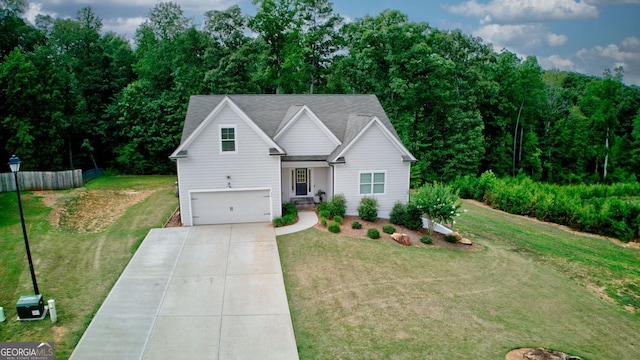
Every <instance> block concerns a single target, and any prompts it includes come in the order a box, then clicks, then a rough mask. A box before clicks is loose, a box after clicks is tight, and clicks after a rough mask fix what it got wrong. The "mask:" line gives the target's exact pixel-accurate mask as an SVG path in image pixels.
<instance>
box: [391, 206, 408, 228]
mask: <svg viewBox="0 0 640 360" xmlns="http://www.w3.org/2000/svg"><path fill="white" fill-rule="evenodd" d="M406 216H407V208H406V207H405V205H404V204H403V203H401V202H397V203H395V204H393V208H391V212H390V213H389V221H391V223H392V224H396V225H405V219H406Z"/></svg>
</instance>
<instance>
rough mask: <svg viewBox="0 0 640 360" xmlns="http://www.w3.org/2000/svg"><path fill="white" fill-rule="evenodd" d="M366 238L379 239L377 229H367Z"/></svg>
mask: <svg viewBox="0 0 640 360" xmlns="http://www.w3.org/2000/svg"><path fill="white" fill-rule="evenodd" d="M367 236H368V237H370V238H371V239H379V238H380V231H378V229H369V230H367Z"/></svg>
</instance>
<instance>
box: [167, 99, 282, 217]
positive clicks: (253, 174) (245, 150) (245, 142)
mask: <svg viewBox="0 0 640 360" xmlns="http://www.w3.org/2000/svg"><path fill="white" fill-rule="evenodd" d="M219 124H225V125H236V130H237V134H236V139H237V140H236V141H237V142H236V147H237V149H238V151H237V153H233V154H228V153H225V154H220V139H219V133H218V131H219V127H218V125H219ZM186 150H187V151H188V157H187V158H184V159H178V160H177V169H178V181H180V209H181V213H182V219H183V220H182V221H183V223H184V225H187V226H191V225H192V224H191V212H190V210H189V194H188V192H189V191H190V190H200V189H223V188H227V186H228V185H229V184H230V185H231V187H233V188H255V187H263V188H264V187H268V188H271V189H272V209H273V213H272V217H274V218H275V217H279V216H281V215H282V211H281V206H280V204H281V197H280V191H278V190H279V189H280V158H279V157H278V156H272V155H269V144H267V143H266V142H265V141H264V139H263V138H262V137H260V136H259V135H258V134H257V133H256V132H255V131H254V130H253V129H252V128H251V127H250V126H249V125H248V124H247V123H246V122H245V121H244V120H242V119H241V118H240V116H238V114H237V113H236V112H235V111H233V110H232V109H231V108H230V107H229V106H225V108H224V109H222V110H221V111H220V113H219V114H218V116H217V117H216V118H215V119H212V121H211V122H210V123H209V124H208V125H207V127H206V128H205V129H203V131H202V132H201V133H200V135H199V136H198V137H197V138H196V139H194V141H193V142H192V143H191V144H190V145H189V146H188V148H187V149H186ZM227 177H230V178H229V179H228V178H227Z"/></svg>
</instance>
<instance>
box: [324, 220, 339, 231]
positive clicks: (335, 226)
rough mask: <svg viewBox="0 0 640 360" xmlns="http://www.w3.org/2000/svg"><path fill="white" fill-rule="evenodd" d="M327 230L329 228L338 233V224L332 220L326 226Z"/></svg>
mask: <svg viewBox="0 0 640 360" xmlns="http://www.w3.org/2000/svg"><path fill="white" fill-rule="evenodd" d="M327 230H329V231H330V232H332V233H339V232H340V224H338V223H337V222H335V221H334V222H332V223H331V224H329V226H327Z"/></svg>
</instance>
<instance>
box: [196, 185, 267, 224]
mask: <svg viewBox="0 0 640 360" xmlns="http://www.w3.org/2000/svg"><path fill="white" fill-rule="evenodd" d="M270 209H271V195H270V190H233V191H213V192H193V193H192V194H191V211H192V214H193V224H194V225H205V224H228V223H246V222H269V221H271V211H270Z"/></svg>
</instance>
